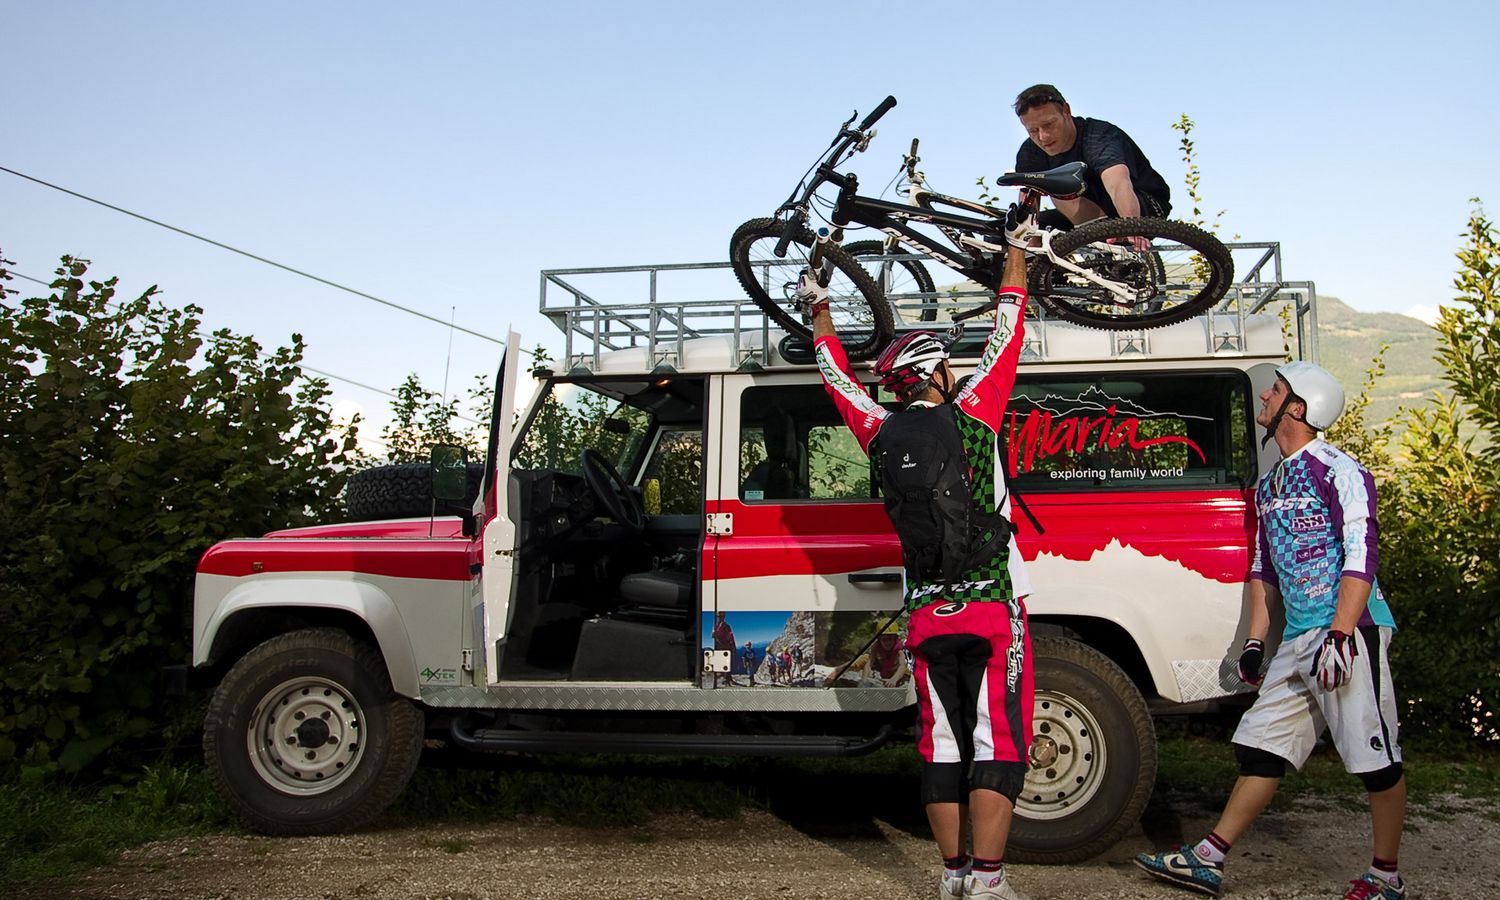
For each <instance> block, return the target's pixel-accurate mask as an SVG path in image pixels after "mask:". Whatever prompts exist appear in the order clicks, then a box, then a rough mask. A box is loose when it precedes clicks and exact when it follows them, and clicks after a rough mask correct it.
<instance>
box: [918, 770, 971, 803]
mask: <svg viewBox="0 0 1500 900" xmlns="http://www.w3.org/2000/svg"><path fill="white" fill-rule="evenodd" d="M967 795H968V791H966V790H964V764H963V763H930V762H924V763H923V764H922V804H923V805H924V806H925V805H927V804H928V803H967V802H968V799H969V798H968V796H967Z"/></svg>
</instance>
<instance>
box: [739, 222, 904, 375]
mask: <svg viewBox="0 0 1500 900" xmlns="http://www.w3.org/2000/svg"><path fill="white" fill-rule="evenodd" d="M785 229H786V222H784V221H783V220H780V219H773V218H764V219H751V220H750V221H748V222H746V223H745V224H743V225H741V226H740V227H739V228H736V229H735V231H734V236H733V237H732V238H730V240H729V262H730V265H731V266H732V268H733V269H734V275H735V277H736V278H738V279H739V282H740V286H741V287H743V288H744V289H745V293H746V294H748V295H749V296H750V299H751V300H754V301H755V305H756V306H759V307H760V308H761V309H762V310H764V311H765V313H766V315H767V316H769V317H770V318H771V321H773V322H775V323H776V324H777V325H780V326H781V327H782V328H783V329H785V330H786V332H787V333H788V334H792V335H796V336H797V337H800V338H803V339H805V340H808V341H811V340H812V326H810V325H808V324H807V323H806V322H804V321H803V319H802V314H801V313H800V312H798V311H797V308H796V297H795V288H796V281H797V275H798V274H799V273H800V272H801V270H802V269H803V268H805V267H806V265H807V255H808V252H809V251H810V250H811V248H812V245H813V240H814V238H813V233H812V232H811V231H809V230H808V229H807V228H806V227H805V226H801V225H799V226H797V227H796V229H795V230H794V231H793V233H792V242H791V244H789V245H788V247H787V254H786V256H785V257H784V258H780V259H778V258H777V257H776V256H775V255H774V254H773V252H772V248H773V247H775V245H776V242H777V241H778V240H780V239H781V235H782V234H783V232H784V231H785ZM823 256H824V258H825V259H827V260H828V261H829V262H830V263H832V265H833V268H834V272H835V275H834V279H833V281H832V282H831V283H830V284H829V292H828V303H829V311H830V312H831V313H832V315H833V321H834V327H835V328H837V329H838V332H839V340H840V342H841V343H842V344H843V345H844V352H845V353H846V354H847V355H848V356H849V358H850V359H865V358H868V357H870V356H873V355H874V354H875V353H876V352H877V351H878V350H880V348H882V347H884V346H885V344H886V342H887V341H889V340H890V338H891V335H892V334H894V333H895V323H894V321H893V320H892V317H891V306H890V303H889V302H887V301H886V299H885V296H884V295H883V294H881V293H880V288H879V286H878V285H876V284H875V279H874V278H871V277H870V273H869V272H867V271H865V267H864V266H862V265H860V264H859V262H857V261H856V260H855V259H854V258H853V257H852V256H850V255H849V254H848V253H846V252H844V250H843V248H841V247H840V246H839V245H837V244H827V245H825V246H824V248H823ZM778 294H779V296H777V295H778Z"/></svg>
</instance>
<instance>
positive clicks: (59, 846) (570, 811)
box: [0, 721, 1500, 895]
mask: <svg viewBox="0 0 1500 900" xmlns="http://www.w3.org/2000/svg"><path fill="white" fill-rule="evenodd" d="M1158 724H1159V726H1160V728H1159V732H1160V744H1159V750H1160V757H1159V759H1160V762H1159V766H1158V770H1157V779H1156V796H1157V802H1160V803H1165V804H1168V805H1176V806H1181V805H1193V806H1196V807H1199V808H1203V809H1218V808H1219V807H1220V806H1222V804H1223V803H1224V800H1225V798H1226V797H1227V796H1228V794H1229V789H1230V787H1231V786H1232V785H1233V784H1234V780H1235V778H1236V777H1237V775H1238V767H1237V765H1236V763H1235V760H1234V752H1233V749H1232V748H1231V747H1230V745H1229V743H1228V738H1227V736H1225V735H1224V734H1222V733H1216V734H1212V735H1208V736H1203V735H1194V734H1190V733H1188V732H1187V731H1186V729H1185V728H1183V727H1182V726H1181V725H1180V724H1174V723H1173V722H1170V721H1163V722H1160V723H1158ZM1406 771H1407V781H1408V786H1409V789H1410V797H1411V805H1412V809H1413V812H1414V813H1417V814H1419V815H1428V816H1438V817H1441V816H1443V815H1452V814H1453V813H1454V812H1456V811H1458V810H1460V809H1464V810H1468V811H1471V812H1477V813H1479V814H1481V815H1486V814H1488V815H1490V816H1494V817H1500V803H1497V802H1496V801H1497V800H1500V753H1494V752H1475V751H1470V750H1460V751H1454V752H1449V753H1434V752H1421V751H1414V752H1411V753H1409V754H1408V762H1407V766H1406ZM918 772H919V764H918V759H917V754H916V751H915V750H914V749H913V748H912V747H911V745H910V744H905V743H903V744H898V745H896V746H890V747H886V748H883V749H881V750H879V751H877V752H876V753H873V754H870V755H868V756H864V757H857V758H853V759H806V760H778V759H764V760H762V759H733V758H722V759H721V758H678V757H654V756H555V757H554V756H521V755H503V756H502V755H493V756H492V755H477V756H476V755H465V754H459V753H453V752H433V753H429V754H428V756H427V757H425V758H424V760H423V765H422V767H421V768H420V769H419V770H418V771H417V775H416V777H415V778H414V779H413V780H412V783H411V784H410V785H409V786H408V787H407V789H406V790H405V791H404V792H403V793H402V795H401V797H400V799H399V800H398V801H397V802H396V804H395V805H394V806H393V807H392V808H391V810H390V811H389V812H388V813H387V814H386V815H385V816H383V817H382V818H381V819H380V820H379V822H378V823H377V824H376V825H375V826H374V827H376V828H390V827H401V826H411V825H421V826H424V827H430V826H435V825H436V826H441V825H444V824H454V825H458V824H462V825H473V824H483V823H487V822H500V821H511V820H515V819H519V818H524V817H532V816H535V817H541V818H546V819H550V820H552V821H555V822H559V823H562V824H566V825H574V826H578V827H586V828H597V829H601V830H605V831H609V832H611V833H613V834H615V835H617V836H619V838H620V839H622V840H626V841H631V842H638V843H650V842H652V841H655V840H657V839H658V838H657V836H656V835H655V834H654V833H653V831H652V830H651V822H652V820H653V819H654V818H656V817H658V816H662V815H667V814H686V815H697V816H702V817H703V818H705V819H707V820H731V819H734V818H736V817H738V816H739V815H741V814H742V813H743V812H745V811H746V810H752V809H754V810H765V811H769V812H770V813H772V814H774V815H776V816H778V817H781V818H782V819H784V820H786V821H787V822H789V823H791V824H793V825H794V826H795V827H797V828H798V829H801V830H803V831H804V832H808V833H817V834H829V835H851V834H860V833H873V832H871V825H872V823H873V822H875V821H877V820H879V821H881V822H885V823H888V824H890V825H894V826H896V827H898V828H903V829H905V830H908V831H911V832H912V833H919V834H925V833H926V823H925V819H924V817H923V813H922V809H921V807H920V805H919V803H918V800H917V784H918ZM1304 798H1320V799H1323V800H1325V801H1327V802H1332V803H1336V804H1340V805H1347V806H1348V807H1349V808H1350V809H1351V810H1362V809H1363V808H1364V791H1363V787H1362V785H1361V784H1360V783H1359V781H1358V780H1357V779H1355V778H1354V777H1353V776H1351V775H1349V774H1348V773H1346V772H1345V771H1344V768H1343V765H1342V764H1341V763H1340V762H1339V760H1338V757H1337V756H1336V755H1335V754H1334V753H1333V751H1332V749H1331V748H1330V749H1328V750H1326V751H1319V752H1318V753H1316V754H1314V756H1313V758H1312V759H1311V760H1309V762H1308V765H1307V766H1306V767H1305V768H1304V769H1303V771H1301V772H1297V773H1292V774H1289V775H1288V777H1287V778H1286V780H1285V781H1284V782H1283V785H1282V790H1281V791H1280V793H1279V794H1278V795H1277V800H1276V801H1275V802H1276V804H1277V805H1281V806H1285V805H1288V804H1291V803H1294V802H1296V801H1298V800H1300V799H1304ZM240 830H241V826H239V824H238V823H237V822H236V820H235V819H234V818H233V816H232V815H231V814H230V813H229V811H228V809H227V808H226V807H225V806H224V805H223V804H222V803H221V802H220V801H219V800H218V798H217V797H216V796H215V795H214V793H213V791H212V790H211V789H210V788H209V785H208V781H207V778H206V776H205V775H204V773H203V770H202V767H201V766H200V765H199V764H197V763H186V764H176V765H172V764H158V765H155V766H150V767H147V768H146V769H145V770H144V771H143V772H142V773H141V774H140V775H139V776H137V777H135V778H134V779H132V780H131V781H130V783H129V784H126V785H123V786H118V785H117V786H98V785H94V786H88V785H68V784H57V783H45V784H44V783H27V782H25V781H24V780H23V781H22V782H20V783H11V784H6V785H0V895H4V894H7V893H9V892H10V890H13V889H15V888H20V887H28V888H33V889H35V888H37V887H39V886H43V885H45V886H49V887H50V886H52V885H53V884H59V883H62V882H65V881H66V880H67V879H68V878H70V877H73V876H76V875H77V874H78V873H80V872H82V871H84V870H86V869H89V868H93V867H96V866H100V865H104V864H107V863H109V862H111V861H113V860H114V859H115V858H116V857H118V855H119V853H120V852H121V851H123V850H125V849H128V848H130V847H134V846H138V845H140V844H144V843H147V842H150V841H156V840H169V839H172V838H179V837H185V836H192V835H200V834H214V833H225V832H229V833H234V832H238V831H240ZM427 846H430V847H433V848H435V849H439V850H442V851H443V852H445V853H452V854H462V853H467V852H470V851H471V850H473V845H472V843H471V842H469V841H467V840H463V839H457V838H449V839H444V838H433V839H432V842H431V843H429V844H427ZM271 851H272V847H271V845H269V844H267V845H266V846H256V847H253V848H251V850H250V851H249V852H250V853H252V854H255V855H268V854H269V853H270V852H271Z"/></svg>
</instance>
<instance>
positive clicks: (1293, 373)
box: [1276, 359, 1344, 431]
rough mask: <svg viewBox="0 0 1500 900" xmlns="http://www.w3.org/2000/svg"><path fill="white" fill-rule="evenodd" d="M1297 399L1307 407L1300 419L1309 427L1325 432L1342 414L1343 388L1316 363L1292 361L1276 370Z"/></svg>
mask: <svg viewBox="0 0 1500 900" xmlns="http://www.w3.org/2000/svg"><path fill="white" fill-rule="evenodd" d="M1276 374H1277V375H1280V376H1281V377H1282V378H1283V379H1285V380H1286V383H1287V384H1288V385H1289V386H1291V389H1292V393H1293V394H1295V395H1297V399H1298V400H1301V401H1302V402H1303V403H1305V404H1307V414H1306V416H1305V417H1304V418H1303V419H1302V421H1304V422H1306V423H1307V424H1308V426H1309V427H1311V428H1315V429H1317V430H1318V431H1327V430H1328V429H1329V428H1332V427H1333V423H1334V422H1336V421H1338V417H1339V416H1340V415H1342V414H1343V412H1344V388H1343V386H1342V385H1340V384H1339V382H1338V379H1336V378H1334V377H1333V376H1332V375H1331V374H1329V372H1328V370H1327V369H1325V368H1323V367H1322V366H1320V365H1317V364H1316V363H1310V362H1305V361H1303V360H1300V359H1299V360H1296V361H1294V362H1289V363H1287V364H1286V365H1284V366H1282V367H1280V368H1279V369H1277V370H1276Z"/></svg>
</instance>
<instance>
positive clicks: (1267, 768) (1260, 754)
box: [1234, 744, 1286, 778]
mask: <svg viewBox="0 0 1500 900" xmlns="http://www.w3.org/2000/svg"><path fill="white" fill-rule="evenodd" d="M1234 758H1235V759H1236V760H1237V761H1238V762H1239V764H1240V774H1241V775H1252V776H1254V777H1256V778H1281V777H1282V776H1284V775H1286V760H1284V759H1282V758H1281V757H1279V756H1277V755H1276V754H1274V753H1270V752H1267V751H1265V750H1262V749H1260V748H1259V747H1246V746H1244V745H1243V744H1235V745H1234Z"/></svg>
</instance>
